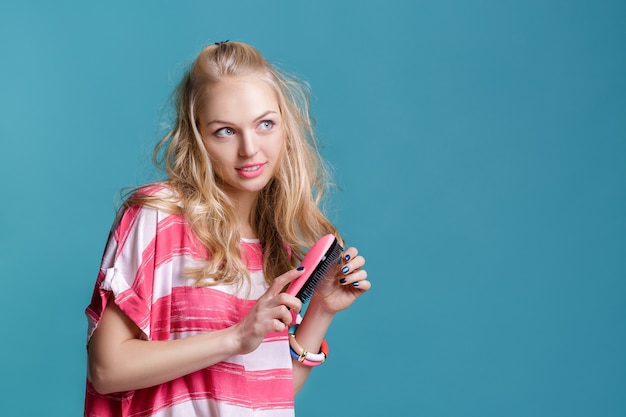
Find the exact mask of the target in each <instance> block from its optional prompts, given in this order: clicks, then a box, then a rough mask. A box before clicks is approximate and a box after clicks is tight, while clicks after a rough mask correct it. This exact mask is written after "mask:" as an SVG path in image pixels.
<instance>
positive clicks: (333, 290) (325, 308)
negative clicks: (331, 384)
mask: <svg viewBox="0 0 626 417" xmlns="http://www.w3.org/2000/svg"><path fill="white" fill-rule="evenodd" d="M342 261H343V262H342V265H341V267H340V268H337V270H336V271H335V272H334V273H330V274H328V275H327V276H326V278H325V279H324V280H323V281H322V282H321V283H320V284H319V286H318V288H317V289H316V290H315V293H314V294H313V297H312V298H311V302H310V304H309V306H308V307H307V310H306V313H305V315H304V318H303V319H302V323H300V326H299V327H298V330H297V332H296V339H297V341H298V344H299V345H300V346H302V347H303V348H304V349H305V350H307V351H309V352H315V353H317V352H319V349H320V345H321V344H322V340H323V339H324V335H325V334H326V331H327V330H328V327H329V326H330V323H331V322H332V321H333V318H334V317H335V314H336V313H337V312H338V311H341V310H345V309H346V308H348V307H349V306H350V305H352V303H353V302H354V300H356V299H357V298H358V297H359V296H360V295H362V294H363V293H364V292H365V291H367V290H369V289H370V287H371V284H370V282H369V281H368V280H367V272H366V271H365V270H364V269H362V268H363V266H365V258H363V257H362V256H359V255H358V251H357V249H356V248H348V249H347V250H346V251H345V252H344V257H343V258H342ZM293 364H294V365H293V374H294V389H295V391H296V393H298V392H299V391H300V389H301V388H302V386H303V385H304V383H305V382H306V380H307V378H308V377H309V375H310V373H311V367H309V366H306V365H303V364H301V363H300V362H298V361H297V360H295V359H294V360H293Z"/></svg>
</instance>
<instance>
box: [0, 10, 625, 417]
mask: <svg viewBox="0 0 626 417" xmlns="http://www.w3.org/2000/svg"><path fill="white" fill-rule="evenodd" d="M226 39H229V40H238V41H245V42H248V43H251V44H253V45H255V46H256V47H257V48H259V49H260V50H261V51H262V52H263V53H264V54H265V55H266V56H267V57H268V58H269V59H270V60H271V61H272V62H274V63H275V64H277V65H278V66H280V67H281V68H283V69H286V70H288V71H290V72H293V73H295V74H297V75H299V76H301V77H302V78H304V79H305V80H307V81H309V82H310V84H311V86H312V88H313V91H314V100H313V109H312V110H313V114H314V116H315V118H316V120H317V126H318V132H319V136H320V139H321V141H322V143H323V153H324V155H325V156H326V157H327V159H328V160H329V162H330V163H331V164H332V166H333V167H334V171H335V174H336V182H337V184H338V185H339V186H340V187H339V189H338V190H337V191H336V192H335V193H334V195H333V202H332V204H331V206H330V216H331V218H332V219H333V220H334V221H335V222H336V223H337V225H338V226H339V228H340V229H341V231H342V232H343V234H344V236H345V238H346V239H347V241H348V242H349V243H350V244H353V245H356V246H358V247H359V248H360V250H361V252H362V253H363V254H364V255H365V256H366V257H367V260H368V265H367V269H368V272H369V275H370V277H371V281H372V283H373V288H372V290H371V292H369V293H368V294H366V295H365V296H364V297H362V299H360V300H359V301H358V302H357V303H356V304H355V305H354V306H353V307H352V308H351V309H350V310H349V311H346V312H343V313H341V314H339V315H338V317H337V318H336V320H335V322H334V324H333V325H332V328H331V330H330V331H329V334H328V340H329V343H330V350H331V353H330V358H329V361H328V363H326V364H325V365H324V366H323V367H321V368H319V369H316V370H315V372H314V373H313V376H312V377H311V380H310V381H309V383H308V384H307V386H306V387H305V389H304V390H303V392H302V393H301V394H300V395H299V396H298V397H297V400H296V401H297V410H298V416H300V417H306V416H320V415H324V416H429V417H452V416H475V417H502V416H507V417H518V416H519V417H527V416H568V417H575V416H580V417H588V416H602V417H609V416H614V417H618V416H621V417H623V416H625V415H626V42H625V40H626V3H625V2H624V1H617V0H616V1H611V0H568V1H565V0H527V1H510V0H476V1H463V0H439V1H421V0H415V1H409V0H407V1H398V0H385V1H382V0H370V1H339V0H332V1H331V0H315V1H298V0H291V1H288V0H266V1H264V2H259V1H252V0H250V1H243V0H241V1H226V0H225V1H221V2H216V1H209V0H204V1H177V2H173V1H163V0H156V1H146V0H138V1H98V2H86V1H56V2H48V1H23V2H17V1H5V2H2V5H0V42H1V43H0V60H1V64H0V92H1V93H0V94H1V101H0V105H1V109H2V111H1V112H0V140H1V141H2V147H1V149H2V152H1V156H0V158H1V161H2V163H1V164H0V175H1V178H2V179H3V187H2V202H1V203H0V214H1V216H0V221H1V231H0V270H1V271H2V272H1V273H0V279H1V282H2V284H1V290H0V329H1V332H2V336H1V342H0V343H1V345H2V354H1V355H0V374H1V375H2V377H1V378H0V398H1V399H2V401H0V410H1V411H0V414H2V415H6V416H14V415H15V416H17V415H19V416H76V415H81V413H82V407H83V386H84V376H85V363H86V354H85V335H86V319H85V317H84V315H83V311H84V308H85V306H86V305H87V304H88V302H89V298H90V295H91V291H92V288H93V285H94V281H95V278H96V274H97V272H98V266H99V262H100V257H101V255H102V249H103V247H104V243H105V240H106V237H107V233H108V230H109V227H110V225H111V222H112V220H113V216H114V207H115V201H116V199H117V196H118V192H119V190H120V189H121V188H123V187H126V186H130V185H136V184H140V183H144V182H147V181H151V180H153V179H154V178H155V171H154V170H153V169H152V166H151V162H150V152H151V149H152V147H153V145H154V143H155V141H156V140H157V138H158V137H159V134H160V133H161V126H162V116H163V105H164V104H165V102H166V99H167V97H168V95H169V93H170V92H171V90H172V89H173V88H174V86H175V84H176V82H177V80H178V79H179V77H180V76H181V74H182V72H183V70H184V68H185V67H186V65H187V64H188V63H189V62H190V60H191V59H192V58H193V57H194V56H195V55H196V53H197V52H198V51H199V50H200V49H201V47H202V46H203V45H205V44H207V43H211V42H216V41H221V40H226Z"/></svg>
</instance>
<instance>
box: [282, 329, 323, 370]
mask: <svg viewBox="0 0 626 417" xmlns="http://www.w3.org/2000/svg"><path fill="white" fill-rule="evenodd" d="M297 328H298V325H297V324H295V325H293V326H291V327H290V328H289V352H290V353H291V357H292V358H294V359H297V360H298V362H300V363H302V364H303V365H307V366H318V365H321V364H323V363H324V362H325V361H326V357H327V356H328V343H327V342H326V340H325V339H324V340H322V346H321V347H320V351H319V353H312V352H307V351H306V350H305V349H304V348H303V347H302V346H300V344H299V343H298V341H297V340H296V329H297Z"/></svg>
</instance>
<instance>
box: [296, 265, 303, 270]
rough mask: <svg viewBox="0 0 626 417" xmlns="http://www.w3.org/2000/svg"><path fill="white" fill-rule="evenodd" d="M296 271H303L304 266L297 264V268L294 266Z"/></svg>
mask: <svg viewBox="0 0 626 417" xmlns="http://www.w3.org/2000/svg"><path fill="white" fill-rule="evenodd" d="M296 271H304V267H303V266H299V267H298V268H296Z"/></svg>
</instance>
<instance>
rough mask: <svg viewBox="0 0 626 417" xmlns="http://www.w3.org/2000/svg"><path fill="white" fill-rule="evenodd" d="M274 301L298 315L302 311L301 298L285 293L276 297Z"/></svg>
mask: <svg viewBox="0 0 626 417" xmlns="http://www.w3.org/2000/svg"><path fill="white" fill-rule="evenodd" d="M274 301H275V302H276V304H277V305H283V306H285V307H287V309H288V310H290V311H292V312H295V313H296V314H297V313H299V312H300V310H301V309H302V301H300V299H299V298H297V297H295V296H293V295H290V294H287V293H284V292H283V293H280V294H278V295H277V296H276V297H274Z"/></svg>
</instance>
